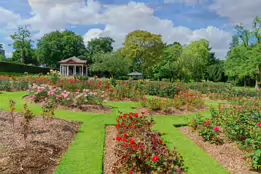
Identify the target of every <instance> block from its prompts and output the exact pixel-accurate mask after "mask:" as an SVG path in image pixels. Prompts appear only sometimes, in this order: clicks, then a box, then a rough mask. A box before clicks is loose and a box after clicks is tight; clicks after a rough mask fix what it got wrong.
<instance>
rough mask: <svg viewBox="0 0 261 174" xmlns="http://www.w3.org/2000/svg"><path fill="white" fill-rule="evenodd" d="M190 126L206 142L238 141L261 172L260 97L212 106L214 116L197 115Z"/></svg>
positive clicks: (251, 164)
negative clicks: (216, 106)
mask: <svg viewBox="0 0 261 174" xmlns="http://www.w3.org/2000/svg"><path fill="white" fill-rule="evenodd" d="M189 126H190V127H191V128H192V131H197V132H198V133H199V135H200V136H202V137H203V139H204V140H205V141H210V142H211V143H215V144H222V142H223V141H225V139H228V140H230V141H233V142H237V143H238V145H239V147H240V148H241V149H242V150H243V151H244V152H246V153H247V155H246V157H247V161H248V164H249V165H250V166H251V167H252V168H253V169H254V170H256V171H261V103H260V102H259V101H258V100H252V101H249V100H242V101H238V102H237V103H233V104H232V105H230V106H229V107H228V106H226V105H225V106H224V105H223V106H220V107H219V109H218V110H215V109H211V118H203V117H202V116H200V115H198V116H197V117H196V118H194V119H192V120H191V121H190V123H189ZM221 135H224V136H223V137H222V136H221Z"/></svg>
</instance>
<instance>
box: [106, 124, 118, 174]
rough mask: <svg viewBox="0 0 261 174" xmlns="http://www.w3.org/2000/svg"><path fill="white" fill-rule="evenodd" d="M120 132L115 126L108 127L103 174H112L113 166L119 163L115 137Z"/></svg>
mask: <svg viewBox="0 0 261 174" xmlns="http://www.w3.org/2000/svg"><path fill="white" fill-rule="evenodd" d="M117 134H118V131H117V129H116V127H115V126H107V127H106V138H105V149H104V159H103V173H104V174H111V173H112V167H113V164H114V163H115V162H116V161H117V156H116V155H115V154H114V148H115V146H116V141H115V137H116V136H117Z"/></svg>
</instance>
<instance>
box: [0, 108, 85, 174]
mask: <svg viewBox="0 0 261 174" xmlns="http://www.w3.org/2000/svg"><path fill="white" fill-rule="evenodd" d="M14 115H15V125H14V128H13V124H12V120H11V116H10V113H8V112H5V111H0V173H1V174H2V173H3V174H25V173H26V174H42V173H44V174H52V173H53V172H54V169H55V167H56V166H57V165H58V164H59V163H60V161H61V157H62V156H63V154H64V153H65V152H66V151H67V148H68V146H70V145H71V143H72V141H73V140H74V138H75V136H76V134H77V133H78V130H79V128H80V123H76V122H69V121H65V120H60V119H50V120H43V118H42V117H34V118H33V119H32V120H31V122H30V133H29V135H28V138H27V140H26V143H25V141H24V138H23V134H22V133H21V132H22V129H21V122H22V120H23V118H22V115H21V114H18V113H15V114H14Z"/></svg>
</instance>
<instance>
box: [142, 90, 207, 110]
mask: <svg viewBox="0 0 261 174" xmlns="http://www.w3.org/2000/svg"><path fill="white" fill-rule="evenodd" d="M141 105H142V107H144V108H148V110H149V111H148V112H150V113H151V114H153V115H173V114H174V115H182V114H187V113H190V112H193V111H194V112H195V111H202V110H203V109H204V100H203V99H202V97H201V94H200V93H199V92H193V91H187V92H183V91H180V92H179V93H178V94H176V95H175V97H174V99H166V98H152V99H146V98H144V99H143V100H142V101H141Z"/></svg>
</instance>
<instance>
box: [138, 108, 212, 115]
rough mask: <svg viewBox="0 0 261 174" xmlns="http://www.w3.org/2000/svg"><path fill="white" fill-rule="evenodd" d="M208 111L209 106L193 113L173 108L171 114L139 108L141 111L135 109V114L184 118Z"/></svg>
mask: <svg viewBox="0 0 261 174" xmlns="http://www.w3.org/2000/svg"><path fill="white" fill-rule="evenodd" d="M208 109H209V107H207V106H204V107H203V108H201V109H194V110H193V111H188V110H186V109H185V108H184V109H181V110H178V109H174V108H173V109H171V111H170V112H163V111H161V110H157V111H153V110H150V109H148V108H139V109H135V111H134V112H137V113H141V112H145V113H146V114H145V115H147V116H182V115H188V114H194V113H197V112H203V111H206V110H208Z"/></svg>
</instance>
